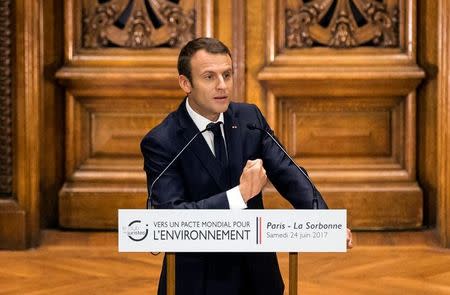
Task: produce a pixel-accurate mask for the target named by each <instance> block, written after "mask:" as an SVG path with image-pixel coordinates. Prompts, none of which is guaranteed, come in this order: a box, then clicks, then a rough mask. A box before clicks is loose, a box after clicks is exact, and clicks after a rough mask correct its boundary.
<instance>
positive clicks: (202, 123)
mask: <svg viewBox="0 0 450 295" xmlns="http://www.w3.org/2000/svg"><path fill="white" fill-rule="evenodd" d="M186 110H187V112H188V114H189V116H190V117H191V118H192V120H193V121H194V123H195V125H196V126H197V128H198V130H200V131H201V130H204V129H205V128H206V126H208V124H209V123H217V122H222V123H223V113H220V115H219V119H217V121H216V122H213V121H211V120H209V119H208V118H205V117H203V116H202V115H200V114H199V113H197V112H196V111H194V110H193V109H192V107H191V106H190V105H189V97H187V98H186Z"/></svg>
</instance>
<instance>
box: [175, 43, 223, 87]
mask: <svg viewBox="0 0 450 295" xmlns="http://www.w3.org/2000/svg"><path fill="white" fill-rule="evenodd" d="M199 50H205V51H206V52H208V53H214V54H228V55H229V56H230V58H231V52H230V49H228V47H227V46H226V45H225V44H223V43H222V42H221V41H219V40H217V39H215V38H206V37H201V38H197V39H194V40H191V41H189V42H188V43H187V44H186V45H185V46H184V47H183V48H182V49H181V51H180V55H178V74H179V75H183V76H186V77H187V78H188V79H189V81H190V82H191V83H192V75H191V58H192V56H193V55H194V54H195V53H196V52H197V51H199Z"/></svg>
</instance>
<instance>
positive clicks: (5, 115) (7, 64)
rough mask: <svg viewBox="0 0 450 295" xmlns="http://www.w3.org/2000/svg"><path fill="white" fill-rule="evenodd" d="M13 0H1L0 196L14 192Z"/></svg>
mask: <svg viewBox="0 0 450 295" xmlns="http://www.w3.org/2000/svg"><path fill="white" fill-rule="evenodd" d="M11 38H12V30H11V0H0V48H1V50H0V142H1V144H0V197H1V196H4V195H7V196H9V195H10V194H11V193H12V164H13V163H12V115H11V114H12V104H11V87H12V83H11V82H12V78H11V44H12V43H11V42H12V41H11Z"/></svg>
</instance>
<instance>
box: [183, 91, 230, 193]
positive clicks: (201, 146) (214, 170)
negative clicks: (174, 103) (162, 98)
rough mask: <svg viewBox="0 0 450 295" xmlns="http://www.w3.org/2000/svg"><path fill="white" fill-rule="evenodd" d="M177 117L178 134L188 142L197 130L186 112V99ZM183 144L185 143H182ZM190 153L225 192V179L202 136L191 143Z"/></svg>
mask: <svg viewBox="0 0 450 295" xmlns="http://www.w3.org/2000/svg"><path fill="white" fill-rule="evenodd" d="M177 115H178V118H179V124H180V125H179V126H180V129H179V133H181V134H182V136H183V137H184V138H185V140H186V142H187V141H188V140H190V139H191V138H192V137H193V136H194V135H195V134H196V133H197V132H198V131H199V130H198V128H197V126H196V125H195V123H194V121H192V118H191V117H190V116H189V114H188V112H187V110H186V99H185V100H184V101H183V103H182V104H181V105H180V107H179V108H178V111H177ZM184 144H185V143H184ZM188 149H189V150H190V151H192V152H193V153H194V154H195V155H196V156H197V158H198V159H199V160H200V162H201V163H202V164H203V166H204V167H205V169H206V170H207V171H208V173H209V174H210V175H211V176H212V178H213V179H214V181H215V182H216V183H217V185H218V186H219V188H220V189H221V190H226V182H227V181H226V179H224V178H223V177H221V173H222V169H223V168H222V167H221V165H220V163H219V162H218V161H217V160H216V158H215V157H214V155H213V153H212V152H211V150H210V148H209V146H208V144H207V143H206V141H205V138H203V135H202V134H200V135H198V136H197V138H196V139H195V140H194V141H193V142H192V143H191V146H190V147H189V148H188Z"/></svg>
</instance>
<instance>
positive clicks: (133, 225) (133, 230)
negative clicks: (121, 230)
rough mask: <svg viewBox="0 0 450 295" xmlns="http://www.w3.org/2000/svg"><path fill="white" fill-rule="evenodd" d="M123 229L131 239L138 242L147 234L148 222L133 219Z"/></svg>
mask: <svg viewBox="0 0 450 295" xmlns="http://www.w3.org/2000/svg"><path fill="white" fill-rule="evenodd" d="M125 230H126V234H127V236H128V237H129V238H130V239H131V240H133V241H135V242H140V241H142V240H144V239H145V238H146V237H147V235H148V224H145V225H144V224H142V222H141V221H140V220H134V221H132V222H130V223H129V224H128V228H126V229H125Z"/></svg>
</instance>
